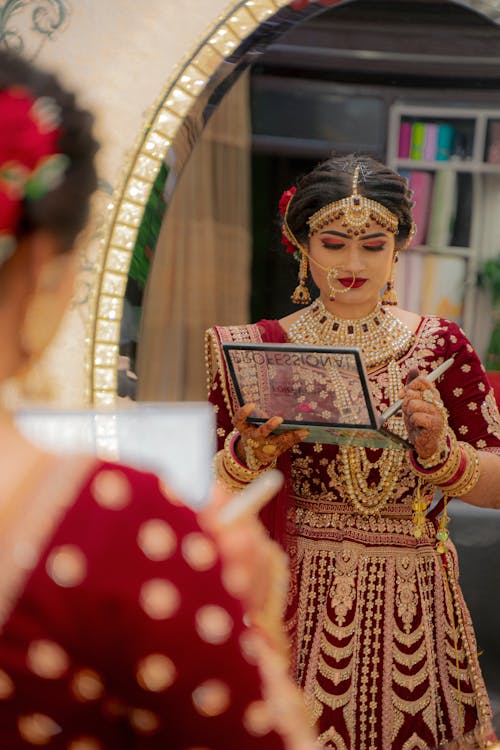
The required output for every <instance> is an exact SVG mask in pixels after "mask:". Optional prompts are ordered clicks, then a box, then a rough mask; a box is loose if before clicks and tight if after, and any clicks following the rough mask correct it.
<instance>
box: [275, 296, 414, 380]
mask: <svg viewBox="0 0 500 750" xmlns="http://www.w3.org/2000/svg"><path fill="white" fill-rule="evenodd" d="M288 338H289V340H290V341H291V342H292V343H294V344H316V345H319V346H356V347H358V348H359V349H360V350H361V355H362V358H363V361H364V363H365V366H366V367H367V368H368V369H369V370H374V369H375V368H377V367H380V366H381V365H384V364H386V363H387V362H389V361H390V360H391V359H399V357H400V356H401V355H402V354H404V352H406V351H407V350H408V348H409V347H410V345H411V343H412V342H413V339H414V334H413V333H412V331H411V330H410V329H409V328H408V326H406V325H405V324H404V323H403V321H401V320H399V318H397V317H396V316H395V315H393V314H392V313H390V312H389V311H388V310H387V309H386V308H385V307H382V304H381V302H379V303H378V304H377V306H376V308H375V310H373V312H371V313H370V314H369V315H367V316H366V317H364V318H359V319H358V320H356V319H354V320H350V319H344V318H338V317H337V316H336V315H334V314H333V313H331V312H330V311H329V310H327V309H326V307H325V306H324V304H323V302H322V301H321V300H320V299H319V298H318V299H317V300H315V301H314V302H313V304H312V305H310V306H309V307H308V308H307V309H306V310H304V312H303V313H302V315H301V316H300V317H299V318H297V320H296V321H295V323H293V324H292V325H291V326H290V329H289V331H288Z"/></svg>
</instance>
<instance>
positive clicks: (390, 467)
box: [288, 299, 414, 515]
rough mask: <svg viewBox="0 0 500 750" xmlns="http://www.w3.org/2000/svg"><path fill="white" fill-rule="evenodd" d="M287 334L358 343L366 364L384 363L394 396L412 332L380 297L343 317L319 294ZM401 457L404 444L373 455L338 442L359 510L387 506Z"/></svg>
mask: <svg viewBox="0 0 500 750" xmlns="http://www.w3.org/2000/svg"><path fill="white" fill-rule="evenodd" d="M288 338H289V340H290V341H291V342H293V343H294V344H305V345H307V344H309V345H316V346H353V347H358V348H359V349H360V351H361V355H362V358H363V361H364V363H365V366H366V367H367V368H368V369H369V370H374V369H376V368H378V367H381V366H382V365H386V364H388V365H389V370H388V374H389V393H388V399H389V401H393V400H395V399H396V398H397V394H398V391H399V389H400V388H401V386H402V383H401V376H400V373H399V367H398V365H397V362H396V360H398V359H399V357H401V356H402V355H403V354H404V353H405V352H406V351H407V350H408V349H409V347H410V345H411V343H412V342H413V340H414V334H413V333H412V331H411V330H410V329H409V328H408V327H407V326H406V325H405V324H404V323H403V322H402V321H400V320H399V318H397V317H395V316H394V315H392V314H391V313H390V312H388V310H386V309H385V308H384V307H382V305H381V303H379V304H377V307H376V308H375V310H374V311H373V312H372V313H370V314H369V315H368V316H366V317H365V318H360V319H358V320H346V319H343V318H338V317H337V316H335V315H333V314H332V313H331V312H329V311H328V310H327V309H326V307H325V306H324V304H323V302H322V301H321V300H320V299H317V300H316V301H315V302H314V303H313V304H312V305H311V306H310V307H308V308H307V310H305V311H304V312H303V314H302V315H301V316H300V317H299V318H298V319H297V320H296V321H295V323H293V325H292V326H291V327H290V329H289V332H288ZM391 421H392V422H393V423H392V424H391V425H390V426H391V429H393V431H395V432H398V433H400V434H402V432H403V429H402V428H403V426H402V424H401V420H400V418H399V417H398V418H395V417H393V418H392V419H391ZM372 456H373V454H372ZM404 459H405V452H404V451H403V450H398V449H394V450H390V449H385V450H382V451H381V452H380V455H379V456H378V457H377V458H375V457H374V456H373V457H371V456H369V454H368V453H367V450H366V449H365V448H360V447H355V446H345V445H340V446H339V449H338V469H339V471H340V474H341V476H342V477H343V485H344V488H345V492H346V494H347V497H348V498H349V501H350V502H351V503H352V505H353V506H354V508H355V509H356V510H357V511H358V513H361V514H362V515H373V514H376V513H380V511H382V510H383V509H384V508H385V507H386V505H387V503H388V502H389V500H390V499H391V497H392V496H393V495H394V492H395V489H396V486H397V484H398V482H399V479H400V475H401V471H402V469H403V461H404Z"/></svg>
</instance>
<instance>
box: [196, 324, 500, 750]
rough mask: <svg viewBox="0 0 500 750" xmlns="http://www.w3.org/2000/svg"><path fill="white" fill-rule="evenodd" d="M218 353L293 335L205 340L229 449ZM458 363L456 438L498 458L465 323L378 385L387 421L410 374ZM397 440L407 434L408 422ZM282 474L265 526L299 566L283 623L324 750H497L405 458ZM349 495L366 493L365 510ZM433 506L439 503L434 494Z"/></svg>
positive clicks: (296, 453)
mask: <svg viewBox="0 0 500 750" xmlns="http://www.w3.org/2000/svg"><path fill="white" fill-rule="evenodd" d="M221 340H233V341H238V342H241V341H248V342H260V341H264V342H265V341H272V342H275V343H279V342H285V341H286V334H285V332H284V331H283V329H282V328H281V326H280V325H279V322H278V321H261V322H260V323H258V324H256V325H249V326H240V327H226V328H214V329H211V330H210V331H209V332H208V333H207V364H208V368H209V392H210V400H211V401H212V402H213V403H214V404H215V408H216V412H217V415H218V429H217V433H218V438H219V441H220V445H219V447H222V443H223V440H224V437H225V435H226V434H227V432H228V431H229V430H231V429H232V425H231V419H230V414H231V412H232V411H233V409H235V408H236V406H237V402H236V399H235V394H234V392H233V391H232V389H231V386H230V382H229V380H228V374H227V370H226V367H225V363H224V359H223V355H222V354H221V348H220V341H221ZM452 355H454V356H455V364H454V365H453V367H451V368H450V369H449V370H448V371H447V372H446V373H445V374H444V375H443V376H441V378H440V379H439V380H438V383H437V385H438V387H439V390H440V393H441V395H442V398H443V401H444V403H445V405H446V407H447V409H448V411H449V420H450V426H451V427H452V429H453V430H454V432H455V433H456V435H457V437H458V439H459V440H466V441H468V442H470V443H471V444H472V445H474V446H475V447H476V448H479V449H482V450H489V451H492V452H495V453H499V454H500V418H499V414H498V409H497V406H496V402H495V399H494V396H493V392H492V390H491V388H490V385H489V383H488V381H487V378H486V375H485V371H484V368H483V367H482V365H481V363H480V361H479V359H478V357H477V355H476V354H475V352H474V350H473V348H472V346H471V344H470V343H469V342H468V340H467V339H466V337H465V335H464V333H463V332H462V331H461V329H460V328H459V327H458V326H457V325H456V324H454V323H450V322H449V321H446V320H443V319H440V318H436V317H425V318H422V320H421V322H420V325H419V328H418V330H417V332H416V334H415V336H414V337H413V340H412V342H411V343H410V344H409V346H408V348H407V350H406V352H405V353H404V354H403V355H402V356H400V357H399V359H398V361H391V362H390V363H389V364H388V365H386V366H383V367H380V368H379V369H377V370H375V371H373V372H371V373H370V374H369V380H370V383H371V386H372V391H373V396H374V400H375V402H376V403H377V405H378V407H379V408H380V411H382V410H383V409H384V408H385V407H386V406H387V405H388V404H389V403H392V402H393V401H394V400H395V399H396V398H397V395H398V391H399V389H400V388H401V384H402V382H404V379H405V377H406V375H407V374H408V371H409V370H410V368H412V367H413V368H414V367H418V369H419V370H420V371H423V372H429V371H430V370H431V369H433V368H435V367H436V366H437V365H439V364H440V363H441V362H443V361H444V360H445V359H447V358H448V357H450V356H452ZM389 426H390V428H391V429H392V430H393V431H396V432H399V433H400V434H404V424H403V420H402V417H401V416H400V415H399V416H396V417H393V418H392V419H391V421H390V423H389ZM377 459H381V460H378V462H377ZM352 461H354V464H352ZM349 462H351V463H349ZM278 466H279V467H280V468H281V469H282V470H283V472H284V473H285V474H286V476H287V479H288V492H287V495H286V496H283V495H282V496H280V497H278V498H277V499H276V500H275V501H274V506H272V507H270V508H269V509H268V514H267V517H266V518H265V521H266V523H267V525H268V527H269V529H270V531H271V533H272V534H273V535H274V536H280V537H281V540H282V542H283V544H284V546H285V547H286V548H287V550H288V553H289V555H290V561H291V571H292V577H291V586H290V591H289V599H288V611H287V613H286V623H287V629H288V632H289V635H290V638H291V641H292V658H293V664H292V667H293V672H294V674H295V676H296V679H297V681H298V683H299V684H300V685H301V686H302V688H303V689H304V692H305V697H306V701H307V704H308V707H309V709H310V712H311V716H312V721H314V722H316V725H317V728H318V732H319V735H320V741H321V742H322V743H323V746H324V747H328V748H336V750H390V749H392V750H417V749H420V748H422V749H423V748H438V747H439V748H444V747H446V748H456V749H457V750H458V749H459V748H480V747H487V746H488V744H490V743H491V742H492V741H494V739H495V737H494V734H493V731H492V726H491V709H490V705H489V699H488V696H487V694H486V690H485V686H484V682H483V678H482V676H481V672H480V668H479V664H478V657H477V648H476V641H475V637H474V632H473V629H472V624H471V620H470V616H469V612H468V610H467V607H466V604H465V602H464V599H463V596H462V593H461V590H460V587H459V584H458V564H457V557H456V551H455V549H454V547H453V545H452V544H451V543H449V544H448V551H447V552H446V553H445V554H439V553H438V552H437V549H436V538H435V534H436V527H437V520H436V517H435V515H434V516H433V514H432V511H431V512H430V513H429V514H428V517H427V520H426V523H425V532H424V534H423V536H422V537H421V538H419V539H416V538H415V536H414V533H413V531H414V524H413V520H412V503H413V500H414V495H415V493H416V482H417V480H416V478H415V476H414V474H413V473H412V472H411V471H410V468H409V463H408V459H407V457H406V453H405V452H404V451H397V450H396V451H395V450H386V451H384V453H383V455H381V452H380V450H379V451H366V450H364V449H360V450H358V451H357V452H356V454H355V456H354V458H353V456H352V455H351V458H350V459H347V452H346V449H342V448H339V447H337V446H332V445H321V444H311V443H301V444H300V445H299V446H296V447H295V448H294V449H292V451H291V453H289V454H284V455H283V456H282V457H280V460H279V462H278ZM349 483H350V484H351V487H352V486H355V487H356V488H357V491H358V495H357V498H358V509H357V508H356V507H355V504H353V502H352V501H351V497H350V495H349V492H348V485H349ZM382 483H384V484H385V486H386V487H391V488H392V490H391V494H390V499H389V502H388V503H387V504H386V505H385V506H381V508H380V511H379V512H378V513H375V514H373V515H365V514H363V513H362V512H360V510H359V505H360V503H361V505H362V495H363V490H364V492H365V494H371V495H372V496H373V494H374V493H375V494H376V493H377V492H378V489H379V488H380V486H381V484H382ZM422 492H423V493H424V494H425V495H426V496H427V497H428V498H429V500H430V499H431V497H432V496H433V488H432V487H431V486H429V485H424V487H423V489H422ZM360 498H361V500H360ZM455 502H457V501H455ZM285 517H286V527H285V521H284V519H285Z"/></svg>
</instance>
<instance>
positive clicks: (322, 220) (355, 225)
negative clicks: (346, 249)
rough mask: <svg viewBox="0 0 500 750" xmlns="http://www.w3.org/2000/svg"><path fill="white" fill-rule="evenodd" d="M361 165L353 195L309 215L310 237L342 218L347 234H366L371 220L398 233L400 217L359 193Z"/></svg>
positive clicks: (357, 169)
mask: <svg viewBox="0 0 500 750" xmlns="http://www.w3.org/2000/svg"><path fill="white" fill-rule="evenodd" d="M359 169H360V168H359V165H358V166H357V167H356V169H355V170H354V176H353V180H352V195H350V196H349V197H348V198H342V200H340V201H334V202H333V203H328V204H327V205H326V206H323V208H320V209H319V211H316V212H315V213H314V214H313V215H312V216H310V217H309V219H308V220H307V223H308V224H309V237H311V236H312V235H313V234H316V232H319V231H320V229H322V228H323V227H324V226H326V225H327V224H329V223H330V222H331V221H335V220H337V219H342V226H343V227H345V228H346V231H347V234H353V235H354V236H356V237H357V236H358V235H360V234H365V232H366V227H367V226H369V224H370V222H371V221H376V222H377V224H379V225H380V226H381V227H382V229H387V230H388V231H389V232H392V233H393V234H396V232H397V231H398V218H397V216H395V215H394V214H393V213H391V212H390V211H389V209H387V208H386V207H385V206H383V205H382V204H381V203H378V202H377V201H372V200H370V199H369V198H365V196H364V195H360V194H359V193H358V177H359Z"/></svg>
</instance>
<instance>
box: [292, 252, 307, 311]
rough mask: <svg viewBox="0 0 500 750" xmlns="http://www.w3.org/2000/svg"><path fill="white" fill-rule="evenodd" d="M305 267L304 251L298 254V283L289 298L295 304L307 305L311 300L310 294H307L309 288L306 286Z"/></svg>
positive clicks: (305, 257)
mask: <svg viewBox="0 0 500 750" xmlns="http://www.w3.org/2000/svg"><path fill="white" fill-rule="evenodd" d="M307 269H308V265H307V256H306V254H305V253H302V254H301V256H300V266H299V283H298V284H297V286H296V287H295V289H294V292H293V294H292V296H291V298H290V299H291V300H292V302H293V303H294V304H295V305H309V304H310V302H311V295H310V294H309V289H308V288H307V286H306V282H307Z"/></svg>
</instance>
